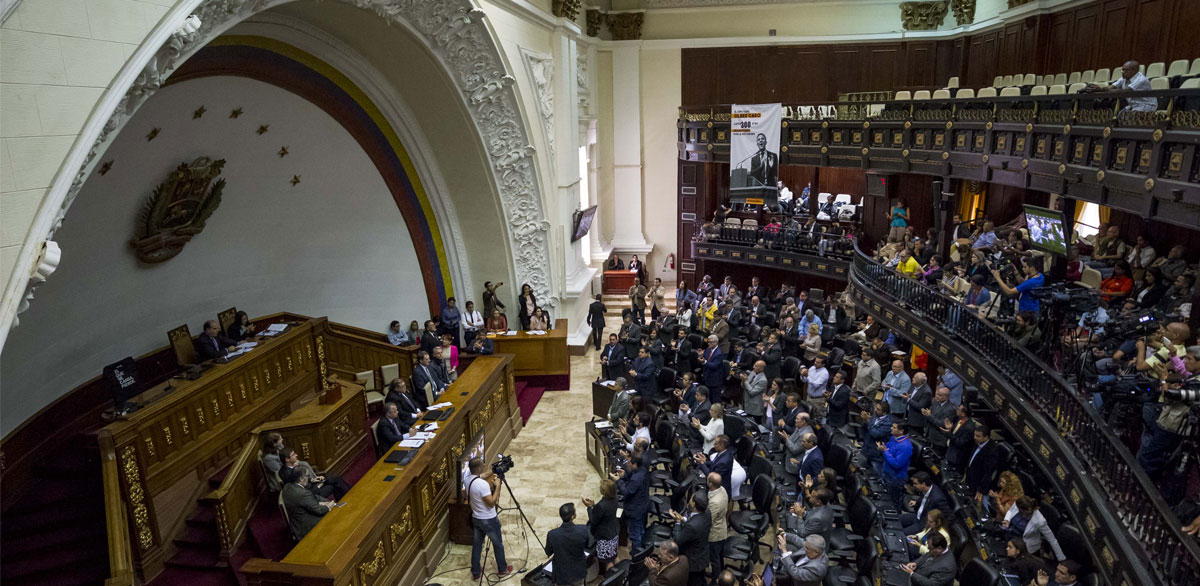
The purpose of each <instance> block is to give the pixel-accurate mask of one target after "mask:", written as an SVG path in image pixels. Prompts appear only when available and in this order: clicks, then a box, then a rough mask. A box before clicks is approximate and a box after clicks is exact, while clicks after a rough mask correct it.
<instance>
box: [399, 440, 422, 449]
mask: <svg viewBox="0 0 1200 586" xmlns="http://www.w3.org/2000/svg"><path fill="white" fill-rule="evenodd" d="M423 445H425V440H423V439H406V440H400V447H402V448H419V447H421V446H423Z"/></svg>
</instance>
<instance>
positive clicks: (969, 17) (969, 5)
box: [950, 0, 976, 26]
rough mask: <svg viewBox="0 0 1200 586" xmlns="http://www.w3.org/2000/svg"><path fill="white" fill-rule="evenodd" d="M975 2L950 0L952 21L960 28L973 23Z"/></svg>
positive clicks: (970, 0) (974, 0) (971, 0)
mask: <svg viewBox="0 0 1200 586" xmlns="http://www.w3.org/2000/svg"><path fill="white" fill-rule="evenodd" d="M975 2H976V0H950V10H952V11H954V21H955V22H957V23H958V24H959V26H962V25H964V24H971V23H973V22H975Z"/></svg>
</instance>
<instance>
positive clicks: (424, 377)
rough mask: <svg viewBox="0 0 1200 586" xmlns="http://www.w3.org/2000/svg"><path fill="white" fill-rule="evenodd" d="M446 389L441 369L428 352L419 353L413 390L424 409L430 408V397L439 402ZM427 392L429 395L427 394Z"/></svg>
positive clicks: (414, 372) (414, 371)
mask: <svg viewBox="0 0 1200 586" xmlns="http://www.w3.org/2000/svg"><path fill="white" fill-rule="evenodd" d="M445 388H446V381H445V380H443V379H442V374H441V369H439V368H437V367H436V366H434V365H433V359H432V358H431V357H430V356H429V353H428V352H426V351H424V350H422V351H420V352H418V353H417V366H416V367H415V368H413V390H414V392H415V393H416V395H417V397H418V399H419V400H420V401H421V403H422V404H423V405H422V406H423V408H426V409H427V408H429V405H430V404H431V403H429V397H430V396H432V398H433V399H434V400H437V397H438V395H440V394H441V393H442V391H443V390H445ZM427 390H428V393H426V391H427Z"/></svg>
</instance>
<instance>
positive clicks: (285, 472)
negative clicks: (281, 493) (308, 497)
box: [279, 448, 350, 500]
mask: <svg viewBox="0 0 1200 586" xmlns="http://www.w3.org/2000/svg"><path fill="white" fill-rule="evenodd" d="M279 453H280V455H281V456H283V466H282V467H280V468H279V480H281V481H282V482H284V483H289V482H295V479H296V477H297V476H298V475H300V474H307V475H308V476H309V478H310V480H311V482H309V483H308V491H309V492H311V493H313V495H315V496H317V497H318V498H321V499H334V500H338V499H340V498H342V497H344V496H346V493H348V492H350V485H349V484H346V481H345V480H342V478H341V477H340V476H333V475H332V474H329V475H324V476H322V475H318V474H317V472H316V471H315V470H313V467H312V465H310V464H309V463H308V462H305V461H303V460H301V459H300V454H297V453H296V451H295V450H293V449H291V448H283V449H282V450H280V452H279Z"/></svg>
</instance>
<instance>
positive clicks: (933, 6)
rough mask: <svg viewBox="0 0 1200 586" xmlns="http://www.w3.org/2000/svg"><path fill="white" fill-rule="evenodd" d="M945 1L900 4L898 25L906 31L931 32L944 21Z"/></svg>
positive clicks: (946, 7)
mask: <svg viewBox="0 0 1200 586" xmlns="http://www.w3.org/2000/svg"><path fill="white" fill-rule="evenodd" d="M948 8H949V7H948V6H947V4H946V0H936V1H933V2H901V3H900V24H901V25H903V26H904V30H908V31H933V30H937V28H938V27H939V26H942V21H944V20H946V11H947V9H948Z"/></svg>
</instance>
